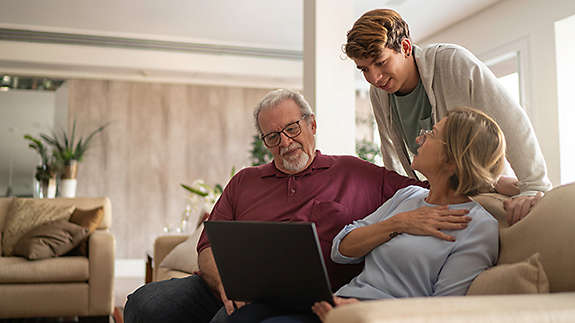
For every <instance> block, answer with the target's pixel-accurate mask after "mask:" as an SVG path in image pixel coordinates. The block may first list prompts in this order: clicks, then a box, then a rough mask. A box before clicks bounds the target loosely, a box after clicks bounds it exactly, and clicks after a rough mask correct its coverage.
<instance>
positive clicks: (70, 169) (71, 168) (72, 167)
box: [62, 160, 78, 179]
mask: <svg viewBox="0 0 575 323" xmlns="http://www.w3.org/2000/svg"><path fill="white" fill-rule="evenodd" d="M77 175H78V162H77V161H76V160H70V161H69V162H67V163H66V164H65V165H64V170H63V172H62V179H75V178H76V177H77Z"/></svg>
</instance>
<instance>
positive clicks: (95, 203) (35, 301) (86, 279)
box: [0, 198, 115, 322]
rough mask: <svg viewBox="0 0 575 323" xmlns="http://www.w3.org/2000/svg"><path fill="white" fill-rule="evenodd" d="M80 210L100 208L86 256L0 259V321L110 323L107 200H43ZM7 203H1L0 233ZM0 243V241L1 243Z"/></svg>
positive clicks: (112, 245) (110, 244)
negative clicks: (55, 319)
mask: <svg viewBox="0 0 575 323" xmlns="http://www.w3.org/2000/svg"><path fill="white" fill-rule="evenodd" d="M45 201H48V203H54V204H56V205H74V206H76V207H77V208H81V209H91V208H96V207H99V206H103V207H104V218H103V220H102V222H101V223H100V225H99V226H98V228H97V230H96V231H95V232H94V233H92V234H91V235H90V237H89V238H88V239H89V240H88V241H89V242H88V243H89V247H88V250H89V255H88V257H87V258H86V257H56V258H48V259H42V260H33V261H28V260H27V259H25V258H23V257H4V256H2V257H0V318H25V317H73V316H78V317H79V318H80V321H90V322H93V321H102V322H109V318H110V315H111V313H112V311H113V303H114V302H113V290H114V288H113V282H114V250H115V242H114V237H113V236H112V234H111V233H110V232H108V228H109V227H110V224H111V219H112V215H111V205H110V200H109V199H108V198H72V199H65V198H57V199H46V200H45ZM11 202H12V199H11V198H0V232H3V230H4V224H5V218H6V215H7V212H8V209H9V207H10V204H11ZM0 241H1V239H0Z"/></svg>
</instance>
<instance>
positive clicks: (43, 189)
mask: <svg viewBox="0 0 575 323" xmlns="http://www.w3.org/2000/svg"><path fill="white" fill-rule="evenodd" d="M34 197H38V198H49V199H52V198H55V197H56V177H52V178H50V179H49V180H47V181H40V182H39V181H37V180H36V179H34Z"/></svg>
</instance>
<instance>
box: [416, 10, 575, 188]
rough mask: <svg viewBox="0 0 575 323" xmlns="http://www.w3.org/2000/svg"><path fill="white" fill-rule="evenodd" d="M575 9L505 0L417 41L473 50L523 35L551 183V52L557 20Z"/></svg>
mask: <svg viewBox="0 0 575 323" xmlns="http://www.w3.org/2000/svg"><path fill="white" fill-rule="evenodd" d="M573 14H575V1H573V0H553V1H542V0H506V1H502V2H500V3H498V4H496V5H494V6H492V7H489V8H487V9H485V10H484V11H482V12H480V13H478V14H476V15H474V16H473V17H471V18H469V19H466V20H464V21H461V22H459V23H457V24H455V25H453V26H451V27H449V28H447V29H445V30H443V31H441V32H439V33H436V34H434V35H433V36H431V37H429V38H426V39H424V40H423V41H421V42H420V43H435V42H448V43H456V44H459V45H462V46H464V47H466V48H468V49H469V50H471V51H472V52H473V53H474V54H475V55H477V56H485V55H489V53H490V52H492V51H497V50H498V49H499V48H501V47H505V46H507V45H508V44H510V43H514V42H517V41H519V40H522V39H523V40H526V42H527V44H528V45H527V50H528V66H529V68H528V75H527V84H525V89H526V91H527V95H528V97H529V100H528V101H529V102H530V109H528V110H527V113H528V114H529V117H530V118H531V121H532V123H533V126H534V128H535V133H536V134H537V137H538V139H539V143H540V144H541V149H542V151H543V155H544V157H545V160H546V162H547V168H548V171H549V177H550V179H551V181H552V183H553V185H558V184H559V183H560V173H561V171H560V153H559V141H558V140H557V138H558V136H559V116H558V99H557V69H556V56H555V48H556V47H555V37H554V33H555V29H554V27H555V22H556V21H557V20H560V19H563V18H565V17H568V16H571V15H573Z"/></svg>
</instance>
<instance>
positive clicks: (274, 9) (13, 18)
mask: <svg viewBox="0 0 575 323" xmlns="http://www.w3.org/2000/svg"><path fill="white" fill-rule="evenodd" d="M337 1H347V0H333V2H334V3H337ZM350 1H351V0H350ZM499 1H501V0H434V1H429V0H355V2H354V7H355V12H354V19H356V18H357V17H359V16H360V15H361V14H362V13H363V12H365V11H367V10H370V9H374V8H393V9H396V10H397V11H399V12H400V13H401V14H402V16H403V17H404V18H405V20H406V21H407V22H408V24H409V25H410V29H411V33H412V37H413V38H414V40H415V41H418V40H422V39H425V38H426V37H428V36H430V35H432V34H434V33H436V32H438V31H439V30H441V29H443V28H446V27H448V26H450V25H452V24H454V23H456V22H457V21H459V20H461V19H464V18H465V17H468V16H470V15H472V14H474V13H476V12H478V11H480V10H483V9H484V8H486V7H488V6H491V5H493V4H494V3H496V2H499ZM302 10H303V0H283V1H277V0H273V1H272V0H243V1H237V0H209V1H206V0H201V1H200V0H162V1H158V0H121V1H118V0H99V1H76V0H51V1H37V0H18V1H14V0H0V27H4V28H15V29H31V30H39V31H53V32H64V33H80V34H95V35H103V36H105V35H109V36H121V37H129V38H144V39H157V40H171V41H182V42H197V43H206V44H222V45H231V46H247V47H259V48H269V49H285V50H298V51H301V50H302V42H303V36H302V35H303V26H302V25H303V22H302V17H303V13H302ZM351 24H352V22H349V25H350V27H351Z"/></svg>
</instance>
